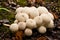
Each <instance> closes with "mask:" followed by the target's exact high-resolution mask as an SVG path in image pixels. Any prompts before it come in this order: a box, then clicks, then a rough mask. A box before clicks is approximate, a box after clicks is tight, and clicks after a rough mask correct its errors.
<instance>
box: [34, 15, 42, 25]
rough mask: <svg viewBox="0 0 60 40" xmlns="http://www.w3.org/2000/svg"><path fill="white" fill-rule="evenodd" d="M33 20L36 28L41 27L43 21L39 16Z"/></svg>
mask: <svg viewBox="0 0 60 40" xmlns="http://www.w3.org/2000/svg"><path fill="white" fill-rule="evenodd" d="M34 20H35V21H36V24H37V26H41V24H42V23H43V20H42V18H41V17H40V16H36V17H35V18H34Z"/></svg>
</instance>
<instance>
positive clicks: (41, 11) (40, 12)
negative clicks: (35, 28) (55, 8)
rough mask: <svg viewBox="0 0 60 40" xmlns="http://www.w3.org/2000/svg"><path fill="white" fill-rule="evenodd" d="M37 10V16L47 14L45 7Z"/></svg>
mask: <svg viewBox="0 0 60 40" xmlns="http://www.w3.org/2000/svg"><path fill="white" fill-rule="evenodd" d="M37 10H38V11H39V15H41V14H42V13H45V14H46V13H48V10H47V9H46V8H45V7H38V8H37Z"/></svg>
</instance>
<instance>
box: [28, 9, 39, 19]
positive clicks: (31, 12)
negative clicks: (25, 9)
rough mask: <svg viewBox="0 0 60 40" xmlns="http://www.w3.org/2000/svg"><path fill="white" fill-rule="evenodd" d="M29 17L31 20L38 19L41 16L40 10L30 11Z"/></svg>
mask: <svg viewBox="0 0 60 40" xmlns="http://www.w3.org/2000/svg"><path fill="white" fill-rule="evenodd" d="M29 16H30V18H32V19H33V18H34V17H36V16H39V12H38V10H37V9H36V8H30V9H29Z"/></svg>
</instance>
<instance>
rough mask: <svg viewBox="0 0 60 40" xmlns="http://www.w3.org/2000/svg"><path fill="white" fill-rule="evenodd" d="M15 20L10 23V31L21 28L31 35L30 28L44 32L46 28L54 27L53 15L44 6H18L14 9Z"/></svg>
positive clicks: (27, 34)
mask: <svg viewBox="0 0 60 40" xmlns="http://www.w3.org/2000/svg"><path fill="white" fill-rule="evenodd" d="M15 19H16V20H15V21H14V23H13V24H11V25H10V27H9V28H10V30H11V31H14V32H15V31H18V30H23V31H24V33H25V35H26V36H31V35H32V33H33V31H32V29H34V28H36V29H37V31H38V32H39V33H42V34H43V33H45V32H46V31H47V30H46V29H47V28H54V22H53V20H54V16H53V15H52V13H50V12H48V10H47V8H45V7H41V6H40V7H38V8H36V7H19V8H17V9H16V15H15Z"/></svg>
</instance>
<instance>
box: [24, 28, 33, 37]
mask: <svg viewBox="0 0 60 40" xmlns="http://www.w3.org/2000/svg"><path fill="white" fill-rule="evenodd" d="M24 33H25V35H27V36H31V35H32V30H31V29H29V28H26V29H25V31H24Z"/></svg>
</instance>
